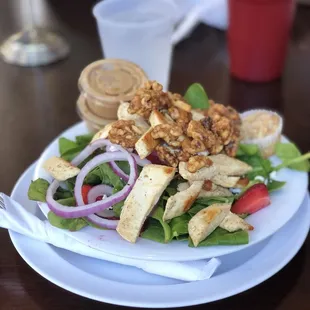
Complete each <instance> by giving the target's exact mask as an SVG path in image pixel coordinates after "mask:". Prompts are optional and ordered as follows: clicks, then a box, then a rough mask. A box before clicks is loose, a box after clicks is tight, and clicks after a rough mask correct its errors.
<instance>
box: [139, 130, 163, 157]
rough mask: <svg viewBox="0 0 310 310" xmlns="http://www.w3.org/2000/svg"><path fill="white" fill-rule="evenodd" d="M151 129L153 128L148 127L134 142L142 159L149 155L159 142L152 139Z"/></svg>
mask: <svg viewBox="0 0 310 310" xmlns="http://www.w3.org/2000/svg"><path fill="white" fill-rule="evenodd" d="M152 130H153V128H150V129H149V130H148V131H146V132H145V133H144V134H143V135H142V137H141V138H140V139H139V140H138V141H137V142H136V144H135V149H136V151H137V153H138V154H139V156H140V158H142V159H143V158H145V157H147V156H148V155H150V154H151V153H152V151H153V150H154V149H155V147H156V146H157V145H158V144H159V139H154V138H153V137H152V134H151V133H152Z"/></svg>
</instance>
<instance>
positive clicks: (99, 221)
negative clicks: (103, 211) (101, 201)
mask: <svg viewBox="0 0 310 310" xmlns="http://www.w3.org/2000/svg"><path fill="white" fill-rule="evenodd" d="M87 219H88V221H90V222H92V223H93V224H95V225H98V226H100V227H103V228H108V229H116V227H117V224H118V222H119V221H118V220H109V219H104V218H102V217H100V216H98V215H95V214H92V215H89V216H87Z"/></svg>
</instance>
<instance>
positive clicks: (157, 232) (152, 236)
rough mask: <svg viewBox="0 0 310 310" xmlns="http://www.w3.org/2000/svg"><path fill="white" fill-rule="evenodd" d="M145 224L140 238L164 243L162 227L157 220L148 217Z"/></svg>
mask: <svg viewBox="0 0 310 310" xmlns="http://www.w3.org/2000/svg"><path fill="white" fill-rule="evenodd" d="M146 225H147V226H146V229H145V230H144V231H143V232H142V233H141V237H142V238H145V239H149V240H153V241H156V242H160V243H166V242H165V233H164V229H163V226H162V225H161V224H160V223H159V221H157V220H155V219H153V218H148V220H147V223H146Z"/></svg>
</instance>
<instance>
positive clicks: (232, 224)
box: [220, 212, 254, 232]
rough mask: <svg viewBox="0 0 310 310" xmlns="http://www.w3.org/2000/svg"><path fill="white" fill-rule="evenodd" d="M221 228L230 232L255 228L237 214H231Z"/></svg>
mask: <svg viewBox="0 0 310 310" xmlns="http://www.w3.org/2000/svg"><path fill="white" fill-rule="evenodd" d="M220 227H221V228H223V229H225V230H227V231H229V232H234V231H237V230H253V229H254V227H253V226H252V225H250V224H248V223H247V222H246V221H245V220H243V219H242V218H241V217H240V216H238V215H237V214H234V213H232V212H229V213H228V214H227V215H226V217H225V218H224V220H223V221H222V222H221V224H220Z"/></svg>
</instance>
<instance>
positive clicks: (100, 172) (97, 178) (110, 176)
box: [84, 163, 124, 191]
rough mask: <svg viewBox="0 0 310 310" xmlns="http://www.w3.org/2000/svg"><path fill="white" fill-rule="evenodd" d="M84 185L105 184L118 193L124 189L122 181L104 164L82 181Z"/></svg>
mask: <svg viewBox="0 0 310 310" xmlns="http://www.w3.org/2000/svg"><path fill="white" fill-rule="evenodd" d="M84 183H85V184H90V185H97V184H107V185H111V186H113V187H114V188H116V189H117V190H118V191H119V190H121V189H122V188H123V187H124V184H123V182H122V180H121V179H120V178H119V177H118V176H117V175H116V174H115V173H114V172H113V170H112V168H111V167H110V166H109V165H108V164H106V163H104V164H101V165H100V166H98V167H96V168H95V169H93V170H92V171H90V172H89V173H88V174H87V176H86V177H85V180H84Z"/></svg>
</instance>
